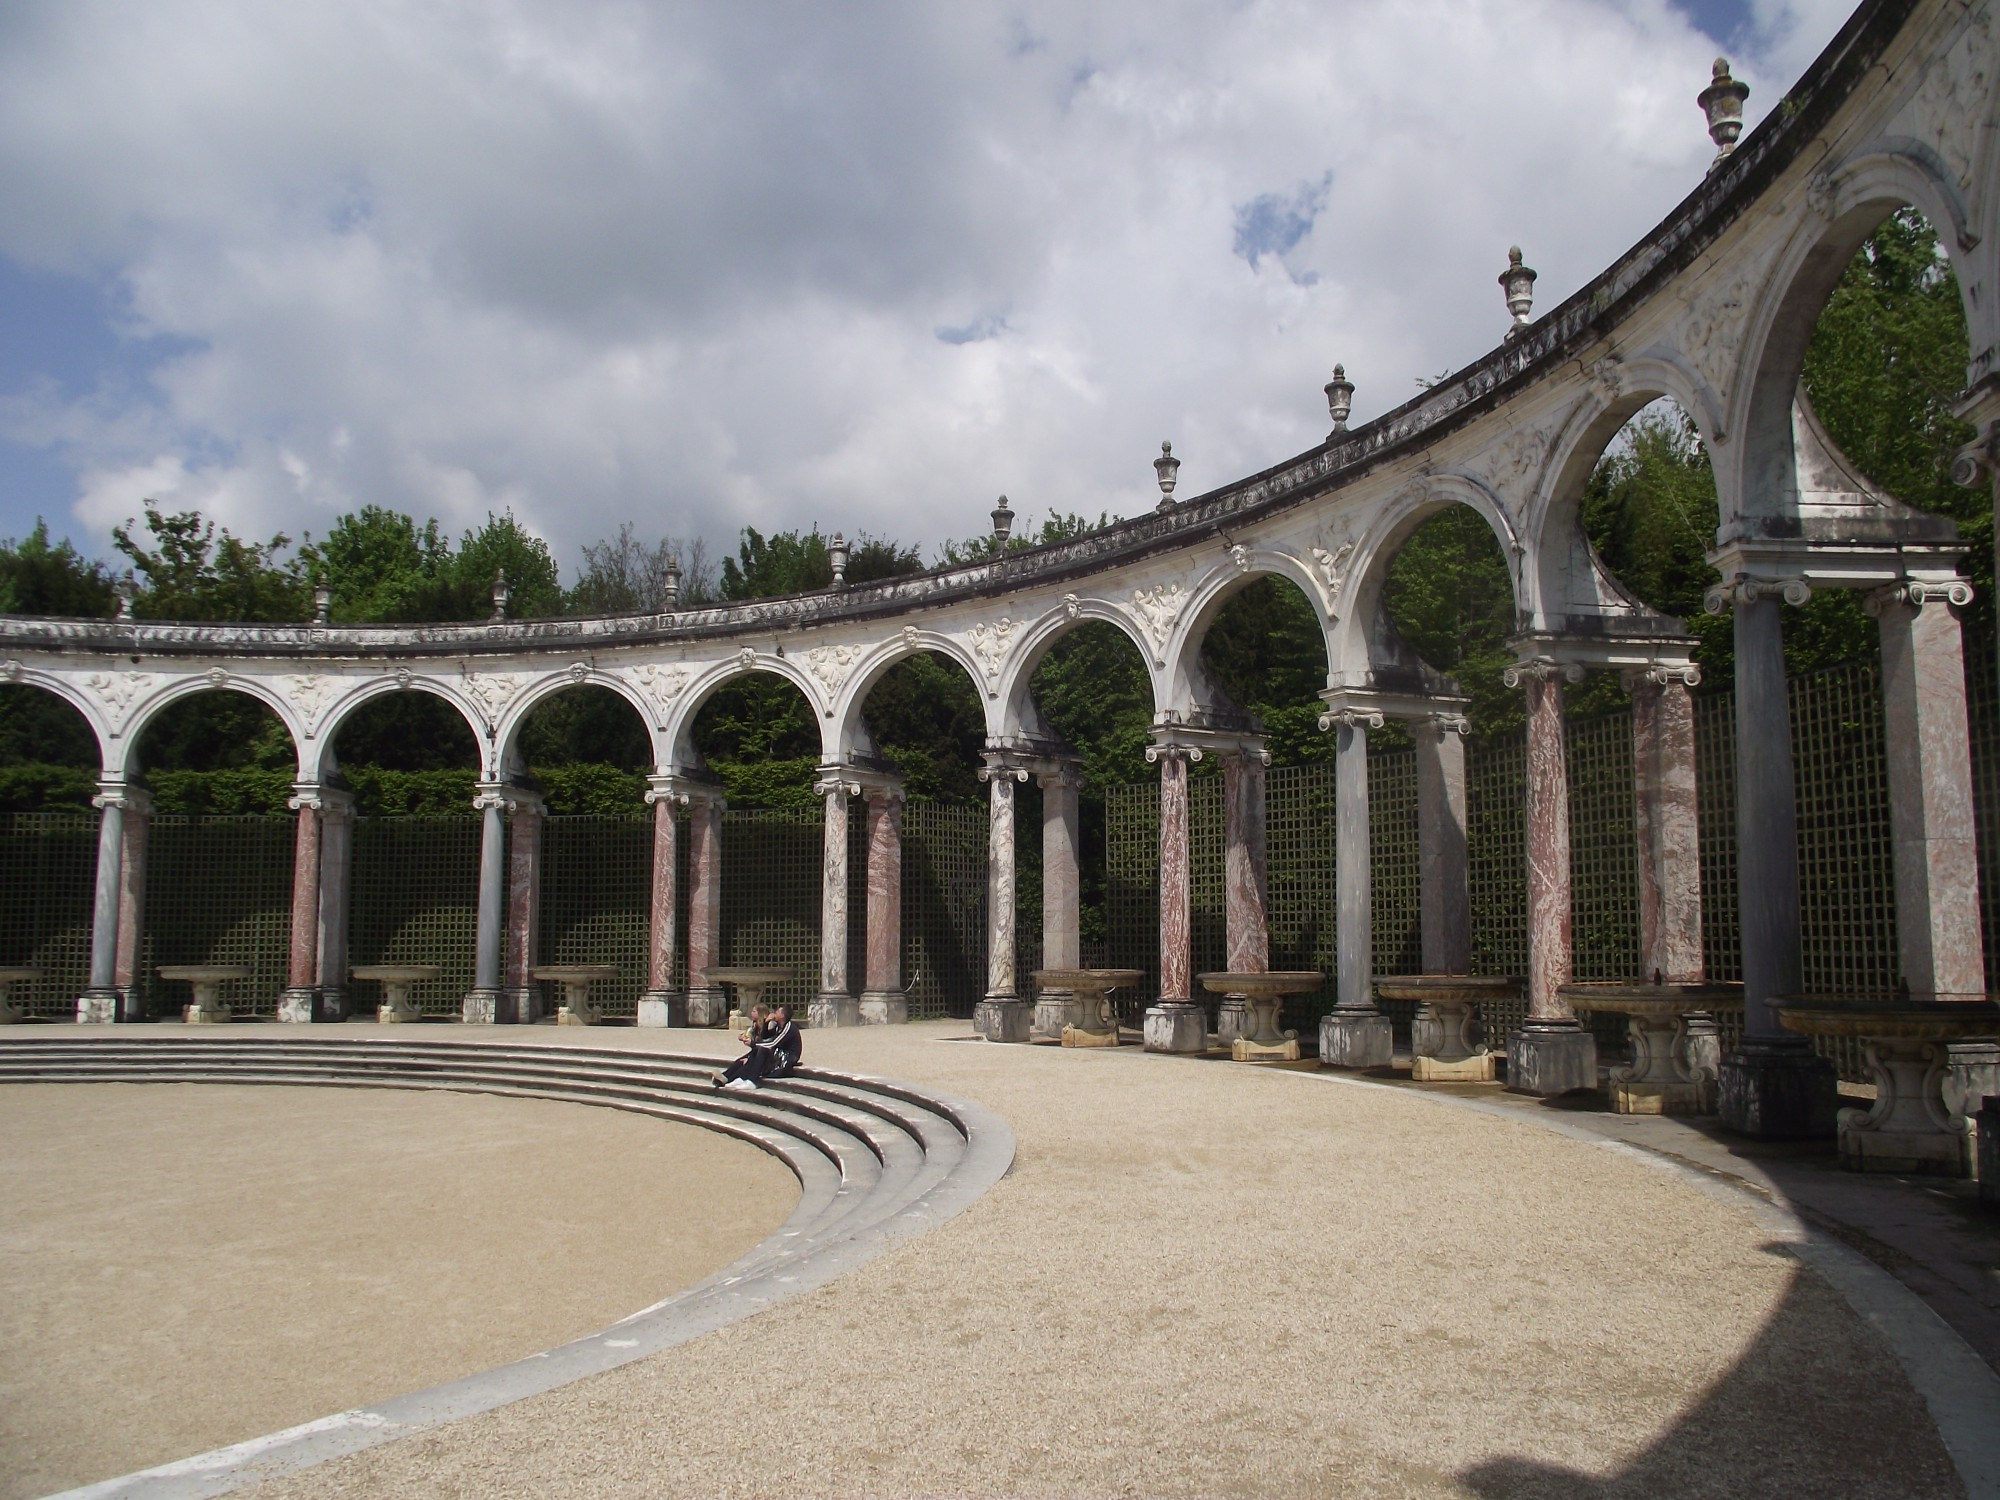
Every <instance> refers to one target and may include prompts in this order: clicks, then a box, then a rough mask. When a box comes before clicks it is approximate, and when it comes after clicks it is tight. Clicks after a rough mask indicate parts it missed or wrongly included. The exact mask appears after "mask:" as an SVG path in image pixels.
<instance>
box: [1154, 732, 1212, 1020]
mask: <svg viewBox="0 0 2000 1500" xmlns="http://www.w3.org/2000/svg"><path fill="white" fill-rule="evenodd" d="M1200 754H1201V751H1200V750H1197V749H1190V748H1187V747H1185V746H1180V745H1156V746H1154V747H1153V748H1152V749H1150V750H1148V751H1147V752H1146V759H1148V760H1151V761H1157V762H1158V763H1159V767H1160V998H1159V1000H1158V1001H1157V1003H1155V1004H1154V1005H1152V1006H1151V1007H1149V1008H1148V1009H1147V1011H1146V1015H1145V1021H1144V1028H1145V1038H1146V1050H1147V1051H1148V1052H1188V1053H1197V1052H1202V1051H1204V1050H1206V1048H1207V1046H1208V1016H1207V1013H1206V1011H1204V1009H1203V1008H1202V1007H1201V1006H1199V1005H1197V1004H1195V1003H1194V974H1193V967H1194V963H1193V955H1192V951H1191V947H1192V938H1191V933H1190V927H1191V921H1190V892H1189V889H1188V762H1189V761H1190V760H1192V759H1194V758H1196V757H1197V756H1199V755H1200Z"/></svg>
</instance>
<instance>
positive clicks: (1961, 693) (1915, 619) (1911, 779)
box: [1868, 580, 1986, 1000]
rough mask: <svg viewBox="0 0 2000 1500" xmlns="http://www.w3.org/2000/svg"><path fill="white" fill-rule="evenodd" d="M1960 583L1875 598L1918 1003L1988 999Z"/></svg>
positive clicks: (1899, 867) (1967, 596)
mask: <svg viewBox="0 0 2000 1500" xmlns="http://www.w3.org/2000/svg"><path fill="white" fill-rule="evenodd" d="M1971 602H1972V588H1971V585H1969V584H1967V583H1964V582H1963V581H1960V580H1952V581H1950V582H1938V583H1914V582H1913V583H1909V584H1905V585H1903V586H1902V587H1900V588H1896V589H1892V590H1885V591H1883V592H1881V593H1879V594H1876V595H1873V596H1871V598H1870V599H1869V601H1868V603H1869V608H1870V610H1871V611H1872V612H1873V613H1874V615H1875V616H1876V619H1877V620H1878V622H1879V623H1880V626H1881V632H1882V707H1883V712H1884V715H1885V717H1886V720H1887V726H1886V727H1887V731H1888V733H1887V737H1886V744H1887V748H1888V769H1889V824H1890V836H1891V839H1892V845H1893V848H1894V853H1895V871H1896V949H1897V952H1898V954H1899V956H1900V957H1901V959H1902V965H1903V980H1904V982H1905V983H1906V984H1907V985H1908V986H1909V991H1910V998H1911V999H1913V1000H1984V999H1985V998H1986V950H1985V944H1984V941H1983V938H1982V936H1981V933H1980V930H1979V858H1978V847H1977V843H1976V840H1975V838H1974V834H1973V809H1972V741H1971V733H1970V730H1969V727H1968V724H1967V719H1966V709H1965V647H1964V641H1963V639H1962V636H1961V632H1960V629H1959V623H1958V617H1957V616H1956V615H1955V614H1954V613H1953V612H1952V606H1955V605H1964V604H1970V603H1971Z"/></svg>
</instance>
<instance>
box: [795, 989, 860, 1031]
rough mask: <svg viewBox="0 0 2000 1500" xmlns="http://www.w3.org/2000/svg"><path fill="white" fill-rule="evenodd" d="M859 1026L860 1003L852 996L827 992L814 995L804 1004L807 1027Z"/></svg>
mask: <svg viewBox="0 0 2000 1500" xmlns="http://www.w3.org/2000/svg"><path fill="white" fill-rule="evenodd" d="M860 1024H861V1002H860V1001H859V1000H856V999H855V998H854V997H853V996H852V995H843V994H840V993H837V992H829V993H825V994H819V995H815V996H813V998H812V999H811V1000H809V1001H807V1002H806V1025H808V1026H820V1027H825V1026H859V1025H860Z"/></svg>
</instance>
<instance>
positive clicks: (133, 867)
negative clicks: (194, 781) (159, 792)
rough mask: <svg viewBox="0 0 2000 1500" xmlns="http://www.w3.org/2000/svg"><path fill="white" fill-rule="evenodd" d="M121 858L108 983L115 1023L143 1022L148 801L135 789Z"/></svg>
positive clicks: (149, 825) (149, 826)
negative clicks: (115, 994)
mask: <svg viewBox="0 0 2000 1500" xmlns="http://www.w3.org/2000/svg"><path fill="white" fill-rule="evenodd" d="M127 804H128V805H127V806H126V809H125V836H124V857H123V859H122V860H121V861H120V866H119V873H118V956H117V960H116V965H115V968H114V970H113V977H112V983H113V984H114V985H115V986H116V988H117V990H118V1019H119V1020H121V1021H143V1020H145V1019H146V1001H145V996H144V995H143V994H142V993H141V991H142V990H143V988H144V986H143V985H142V984H141V983H140V980H141V979H142V978H143V977H144V976H143V975H141V974H140V972H139V964H140V955H141V954H142V953H143V952H144V948H145V939H146V849H147V846H148V844H149V843H150V842H151V837H150V834H151V830H152V823H153V819H152V799H151V798H150V797H147V796H144V795H141V794H140V793H138V792H137V791H136V789H135V790H134V791H132V792H130V793H128V794H127Z"/></svg>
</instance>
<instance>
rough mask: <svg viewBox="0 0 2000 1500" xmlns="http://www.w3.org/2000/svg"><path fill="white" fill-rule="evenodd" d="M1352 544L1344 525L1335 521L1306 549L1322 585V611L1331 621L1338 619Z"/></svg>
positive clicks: (1353, 545) (1351, 538) (1352, 553)
mask: <svg viewBox="0 0 2000 1500" xmlns="http://www.w3.org/2000/svg"><path fill="white" fill-rule="evenodd" d="M1355 545H1356V544H1355V541H1354V538H1353V537H1352V536H1351V535H1350V534H1349V533H1348V530H1347V524H1346V523H1345V522H1336V523H1335V524H1334V525H1333V526H1330V527H1328V528H1327V530H1326V531H1324V532H1323V533H1321V535H1320V539H1319V541H1318V542H1317V543H1315V544H1314V545H1313V546H1310V547H1308V548H1307V549H1306V552H1307V554H1308V555H1309V556H1310V557H1311V558H1312V560H1313V571H1314V572H1315V573H1317V574H1318V575H1319V577H1320V581H1321V582H1322V583H1324V584H1325V585H1326V611H1327V613H1328V614H1330V615H1332V616H1333V617H1334V618H1335V619H1339V618H1340V596H1341V593H1342V591H1343V590H1345V589H1346V587H1347V565H1348V563H1349V562H1350V561H1351V560H1352V559H1353V557H1354V548H1355Z"/></svg>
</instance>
